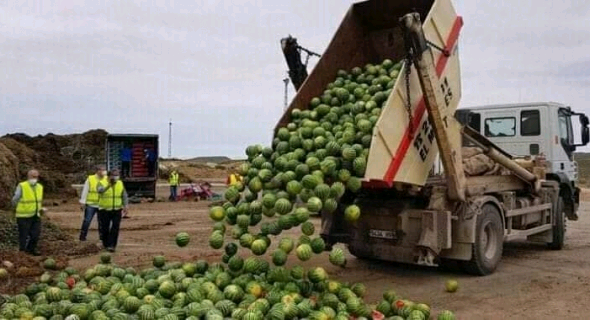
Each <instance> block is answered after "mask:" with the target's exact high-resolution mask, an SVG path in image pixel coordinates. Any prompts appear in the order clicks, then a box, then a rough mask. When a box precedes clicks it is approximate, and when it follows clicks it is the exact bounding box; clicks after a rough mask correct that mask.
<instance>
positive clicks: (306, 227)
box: [301, 221, 315, 236]
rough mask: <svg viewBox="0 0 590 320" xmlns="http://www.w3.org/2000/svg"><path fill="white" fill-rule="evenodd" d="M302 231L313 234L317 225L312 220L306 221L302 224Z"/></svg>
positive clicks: (308, 234) (309, 234)
mask: <svg viewBox="0 0 590 320" xmlns="http://www.w3.org/2000/svg"><path fill="white" fill-rule="evenodd" d="M301 232H302V233H303V234H304V235H307V236H311V235H312V234H313V233H314V232H315V227H314V225H313V223H311V222H309V221H308V222H304V223H302V224H301Z"/></svg>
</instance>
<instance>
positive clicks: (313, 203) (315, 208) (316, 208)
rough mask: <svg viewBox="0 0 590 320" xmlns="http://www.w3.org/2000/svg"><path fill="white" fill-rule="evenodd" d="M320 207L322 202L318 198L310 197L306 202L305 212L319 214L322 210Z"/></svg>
mask: <svg viewBox="0 0 590 320" xmlns="http://www.w3.org/2000/svg"><path fill="white" fill-rule="evenodd" d="M322 206H323V204H322V200H320V198H318V197H311V198H310V199H309V200H308V201H307V210H309V212H314V213H317V212H320V210H322Z"/></svg>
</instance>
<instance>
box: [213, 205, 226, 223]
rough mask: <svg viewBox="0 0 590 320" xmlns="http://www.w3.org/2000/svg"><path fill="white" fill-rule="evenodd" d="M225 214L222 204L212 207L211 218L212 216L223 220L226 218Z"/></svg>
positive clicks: (214, 219) (215, 219) (217, 219)
mask: <svg viewBox="0 0 590 320" xmlns="http://www.w3.org/2000/svg"><path fill="white" fill-rule="evenodd" d="M225 214H226V213H225V209H223V207H220V206H215V207H212V208H211V209H210V210H209V218H211V220H213V221H222V220H223V219H225Z"/></svg>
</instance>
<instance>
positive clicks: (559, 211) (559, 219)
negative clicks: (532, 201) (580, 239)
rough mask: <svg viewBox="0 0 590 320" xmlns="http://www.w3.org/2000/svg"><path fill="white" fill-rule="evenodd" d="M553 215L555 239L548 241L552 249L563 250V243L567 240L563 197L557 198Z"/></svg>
mask: <svg viewBox="0 0 590 320" xmlns="http://www.w3.org/2000/svg"><path fill="white" fill-rule="evenodd" d="M553 217H554V219H555V225H554V226H553V241H552V242H550V243H548V245H549V248H550V249H552V250H561V249H563V243H564V242H565V206H564V204H563V198H562V197H559V198H558V199H557V204H556V206H555V212H554V213H553Z"/></svg>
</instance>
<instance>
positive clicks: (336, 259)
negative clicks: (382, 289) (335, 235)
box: [329, 248, 391, 303]
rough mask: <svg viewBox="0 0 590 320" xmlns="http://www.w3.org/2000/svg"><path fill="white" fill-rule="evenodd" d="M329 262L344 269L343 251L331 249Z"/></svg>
mask: <svg viewBox="0 0 590 320" xmlns="http://www.w3.org/2000/svg"><path fill="white" fill-rule="evenodd" d="M329 261H330V263H332V264H333V265H336V266H339V267H344V266H345V265H346V256H345V254H344V251H343V250H342V249H340V248H333V249H332V251H331V252H330V255H329ZM390 303H391V302H390Z"/></svg>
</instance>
